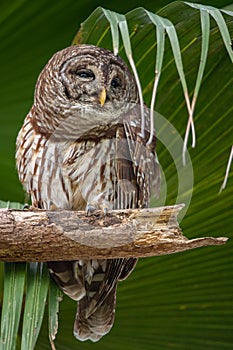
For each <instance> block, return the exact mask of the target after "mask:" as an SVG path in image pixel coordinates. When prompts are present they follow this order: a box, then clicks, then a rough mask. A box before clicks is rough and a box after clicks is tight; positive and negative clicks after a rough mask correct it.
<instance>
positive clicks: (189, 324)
mask: <svg viewBox="0 0 233 350" xmlns="http://www.w3.org/2000/svg"><path fill="white" fill-rule="evenodd" d="M201 2H202V3H203V4H207V5H212V6H216V7H224V6H226V5H230V4H232V0H229V1H227V0H226V1H217V0H215V1H214V0H212V1H201ZM168 3H171V1H155V0H154V1H149V0H148V1H146V0H144V1H143V0H141V1H138V0H137V1H136V0H134V1H124V0H118V1H115V0H114V1H111V0H109V1H91V0H88V1H84V0H81V1H80V0H79V1H77V0H58V1H48V0H41V1H39V0H34V1H29V0H25V1H23V0H21V1H20V0H19V1H16V0H13V1H11V2H9V1H3V0H2V1H1V2H0V23H1V30H0V50H1V53H0V61H1V64H0V89H1V90H0V96H1V98H0V118H1V122H2V127H1V128H0V162H1V163H0V166H1V168H0V169H1V171H0V199H1V200H5V201H7V200H10V201H14V202H16V201H20V202H24V198H25V197H24V192H23V190H22V187H21V185H20V183H19V181H18V179H17V174H16V170H15V161H14V152H15V138H16V135H17V132H18V130H19V129H20V127H21V125H22V122H23V119H24V117H25V115H26V114H27V112H28V111H29V109H30V107H31V104H32V101H33V92H34V86H35V82H36V79H37V77H38V74H39V73H40V71H41V69H42V68H43V66H44V65H45V63H46V62H47V60H48V59H49V58H50V57H51V55H52V54H53V53H54V52H56V51H57V50H59V49H62V48H64V47H66V46H68V45H69V44H70V43H71V41H72V39H73V37H74V36H75V34H76V32H77V31H78V29H79V26H80V24H81V23H82V22H83V21H84V20H85V19H86V18H87V17H88V16H89V15H90V14H91V12H92V11H93V10H94V9H95V8H96V7H97V6H102V7H105V8H108V9H112V10H114V11H117V12H119V13H126V12H128V11H130V10H132V9H133V8H136V7H138V6H142V7H145V8H146V9H148V10H150V11H152V12H156V11H158V10H159V9H161V8H162V7H164V6H165V5H167V4H168ZM164 13H166V11H164ZM175 15H176V17H177V16H178V15H181V16H182V13H180V14H174V16H175ZM190 30H191V28H190ZM184 36H185V34H184ZM189 55H190V53H189V52H188V53H187V55H186V57H185V60H186V67H188V66H189V64H188V59H189ZM190 57H191V56H190ZM225 59H226V58H224V60H223V59H222V60H219V61H218V62H217V63H216V62H215V61H214V62H213V61H211V56H210V61H209V66H208V69H207V72H208V74H206V76H205V79H204V83H203V87H202V89H201V94H200V99H199V104H198V106H197V112H196V113H197V114H196V115H197V122H198V123H197V124H196V125H197V137H198V144H197V148H196V149H194V150H190V154H191V157H192V161H193V166H194V174H195V178H194V181H195V182H194V185H195V187H194V194H193V198H192V202H191V205H190V208H189V211H188V213H187V215H186V217H185V218H184V220H183V221H182V223H181V226H182V227H183V230H184V233H185V234H186V235H187V236H188V237H189V238H193V237H197V236H204V235H210V234H211V235H214V236H221V235H226V236H228V237H233V233H232V232H233V224H232V185H233V179H232V176H231V177H230V178H229V181H228V187H227V189H226V190H225V191H224V192H223V193H222V194H221V195H219V194H218V190H219V188H220V185H221V182H222V180H223V176H224V172H225V166H226V162H227V158H228V155H229V154H228V153H227V152H228V151H230V148H229V146H230V145H231V144H233V138H232V131H233V127H232V124H233V123H232V119H231V118H232V98H231V95H232V87H233V86H232V81H233V80H232V78H233V76H232V65H229V67H230V69H231V70H229V67H228V66H225V65H224V64H223V63H225ZM227 59H228V58H227ZM215 63H216V64H215ZM211 65H212V66H214V69H213V70H211V69H210V67H211ZM171 76H172V72H171ZM221 76H222V77H223V76H224V77H225V78H226V77H227V81H228V83H229V84H228V85H227V84H226V82H225V81H226V79H225V80H224V84H225V85H224V88H223V87H222V86H221ZM162 84H163V82H162ZM166 84H168V82H167V81H166V82H164V87H165V88H166V89H165V88H164V90H161V91H160V93H159V98H160V99H159V101H158V110H159V112H163V114H165V115H171V110H172V114H173V115H172V118H173V119H174V120H176V121H177V125H176V127H177V128H178V129H179V131H180V132H181V134H182V135H183V134H184V133H183V131H184V129H185V126H186V125H185V122H186V120H187V115H185V116H183V115H184V110H185V107H184V106H183V107H182V108H181V109H179V105H178V104H177V105H176V102H177V101H176V100H175V95H176V86H177V85H176V84H174V85H172V87H171V88H170V90H169V89H168V85H166ZM178 90H179V93H180V87H178ZM212 90H213V91H212ZM174 94H175V95H174ZM172 96H174V100H173V98H172ZM210 96H211V98H210V100H209V97H210ZM213 96H216V99H213ZM210 101H211V103H210ZM179 103H180V102H179ZM173 104H174V105H173ZM172 108H173V109H172ZM229 111H231V113H230V112H229ZM224 116H225V117H224ZM224 118H225V119H224ZM159 148H161V155H160V154H159V156H160V162H161V164H162V166H163V169H167V172H168V174H169V176H170V179H171V176H172V168H170V166H169V157H168V156H167V155H166V153H164V152H165V151H163V150H162V147H161V146H159ZM163 154H164V156H163ZM170 181H171V183H173V181H172V180H170ZM171 187H172V185H171ZM171 192H172V190H171ZM173 197H174V198H175V194H174V195H173V194H171V195H170V201H171V202H172V199H173ZM232 248H233V244H232V240H230V242H229V243H228V244H227V245H226V246H224V247H211V248H202V249H199V250H195V251H191V252H185V253H181V254H176V255H171V256H164V257H159V258H149V259H141V260H140V261H139V263H138V266H137V268H136V270H135V272H134V273H133V274H132V275H131V276H130V278H129V279H127V280H126V281H125V282H124V283H121V284H120V285H119V288H118V298H117V312H116V321H115V325H114V327H113V329H112V331H111V332H110V334H109V335H107V336H106V337H104V338H103V340H101V341H100V342H99V343H97V344H92V343H90V342H86V343H79V342H77V341H76V340H75V339H74V338H73V335H72V329H73V319H74V315H75V312H76V310H75V309H76V306H75V303H74V302H72V301H70V300H68V298H64V301H63V302H62V303H61V312H60V330H59V334H58V337H57V342H56V343H57V349H59V350H60V349H64V350H68V349H76V348H77V349H94V348H95V349H119V347H120V348H121V349H126V350H131V349H134V350H135V349H156V350H160V349H161V350H162V349H164V350H168V349H179V350H180V349H184V350H186V349H195V350H196V349H199V350H204V349H211V350H213V349H215V350H224V349H229V350H230V349H232V348H233V257H232ZM49 348H50V346H49V342H48V339H47V325H46V322H44V325H43V332H42V333H41V336H40V338H39V342H38V344H37V346H36V349H38V350H41V349H49Z"/></svg>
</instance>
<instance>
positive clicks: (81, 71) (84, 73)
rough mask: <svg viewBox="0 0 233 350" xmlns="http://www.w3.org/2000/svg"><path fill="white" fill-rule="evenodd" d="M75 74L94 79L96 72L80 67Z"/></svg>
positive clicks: (84, 78)
mask: <svg viewBox="0 0 233 350" xmlns="http://www.w3.org/2000/svg"><path fill="white" fill-rule="evenodd" d="M75 75H77V76H78V77H79V78H81V79H83V80H94V79H95V74H94V73H93V72H92V71H91V70H88V69H78V70H76V71H75Z"/></svg>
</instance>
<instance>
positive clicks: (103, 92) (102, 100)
mask: <svg viewBox="0 0 233 350" xmlns="http://www.w3.org/2000/svg"><path fill="white" fill-rule="evenodd" d="M98 97H99V102H100V104H101V106H103V105H104V104H105V101H106V97H107V94H106V89H105V88H103V89H102V90H101V92H100V94H99V96H98Z"/></svg>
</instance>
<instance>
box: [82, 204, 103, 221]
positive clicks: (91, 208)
mask: <svg viewBox="0 0 233 350" xmlns="http://www.w3.org/2000/svg"><path fill="white" fill-rule="evenodd" d="M101 209H102V211H103V214H104V219H105V218H106V217H107V213H108V208H107V207H103V208H101ZM96 210H98V209H97V208H96V207H95V206H93V205H91V204H90V203H87V205H86V210H85V211H86V215H87V216H89V215H90V214H91V213H93V212H94V211H96Z"/></svg>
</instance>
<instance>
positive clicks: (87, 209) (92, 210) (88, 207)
mask: <svg viewBox="0 0 233 350" xmlns="http://www.w3.org/2000/svg"><path fill="white" fill-rule="evenodd" d="M95 210H97V209H96V208H95V207H94V206H93V205H91V204H90V203H87V206H86V210H85V211H86V215H87V216H89V215H90V214H91V213H93V212H94V211H95Z"/></svg>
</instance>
